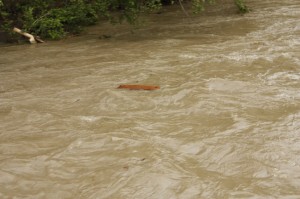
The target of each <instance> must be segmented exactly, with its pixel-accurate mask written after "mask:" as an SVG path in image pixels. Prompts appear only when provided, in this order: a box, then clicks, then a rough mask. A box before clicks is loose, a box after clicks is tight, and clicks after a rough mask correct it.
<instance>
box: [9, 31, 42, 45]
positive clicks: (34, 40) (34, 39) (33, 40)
mask: <svg viewBox="0 0 300 199" xmlns="http://www.w3.org/2000/svg"><path fill="white" fill-rule="evenodd" d="M13 31H14V32H16V33H19V34H21V35H23V36H24V37H27V38H28V39H29V42H30V43H31V44H36V43H44V41H43V40H41V39H40V38H39V37H36V36H33V35H32V34H29V33H27V32H23V31H22V30H20V29H19V28H16V27H14V29H13Z"/></svg>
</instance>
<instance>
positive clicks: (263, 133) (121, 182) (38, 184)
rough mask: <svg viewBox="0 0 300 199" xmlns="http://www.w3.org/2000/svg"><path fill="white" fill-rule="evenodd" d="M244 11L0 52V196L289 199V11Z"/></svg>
mask: <svg viewBox="0 0 300 199" xmlns="http://www.w3.org/2000/svg"><path fill="white" fill-rule="evenodd" d="M248 5H249V6H250V7H251V8H252V11H251V12H250V13H249V14H246V15H244V16H241V15H237V14H236V13H235V11H236V10H235V8H234V7H232V2H227V3H226V2H225V1H224V2H223V3H222V2H221V3H219V4H217V5H216V6H212V7H211V8H208V10H207V11H206V12H204V13H203V14H201V15H198V16H191V17H190V18H188V17H185V16H184V14H182V13H181V11H180V9H178V8H173V7H170V8H167V9H166V10H165V11H164V12H163V13H162V14H160V15H153V16H149V18H148V19H147V20H148V21H147V25H146V26H145V27H142V28H140V29H138V30H135V31H134V32H133V33H130V28H128V27H126V26H124V25H122V26H116V27H111V26H110V25H108V24H101V25H99V26H98V27H94V28H92V29H91V30H90V31H89V32H88V33H86V35H85V36H82V37H75V38H69V39H67V40H63V41H56V42H47V43H45V44H41V45H19V46H2V47H0V160H1V161H0V198H3V199H6V198H7V199H10V198H14V199H18V198H20V199H21V198H22V199H23V198H28V199H29V198H30V199H32V198H38V199H39V198H47V199H48V198H82V199H88V198H89V199H94V198H109V199H121V198H122V199H141V198H143V199H144V198H145V199H146V198H148V199H166V198H170V199H173V198H174V199H175V198H178V199H202V198H203V199H208V198H209V199H211V198H217V199H218V198H239V199H240V198H264V199H265V198H281V199H282V198H286V199H290V198H300V2H299V0H289V1H282V0H268V1H260V0H249V1H248ZM101 34H112V38H110V39H99V36H101ZM120 84H150V85H159V86H160V87H161V89H159V90H155V91H141V90H138V91H132V90H122V89H117V87H118V85H120Z"/></svg>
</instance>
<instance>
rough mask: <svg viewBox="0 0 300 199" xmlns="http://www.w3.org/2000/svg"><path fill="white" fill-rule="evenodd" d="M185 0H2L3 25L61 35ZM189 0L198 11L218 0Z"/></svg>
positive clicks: (242, 7) (132, 17)
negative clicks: (102, 21)
mask: <svg viewBox="0 0 300 199" xmlns="http://www.w3.org/2000/svg"><path fill="white" fill-rule="evenodd" d="M182 1H183V0H47V1H45V0H0V27H1V29H2V30H4V31H7V32H11V30H12V28H13V27H14V26H16V27H18V28H21V29H22V30H24V31H28V32H30V33H31V34H35V35H39V36H41V37H43V38H50V39H60V38H62V37H64V36H65V35H67V34H69V33H71V34H78V33H80V31H81V30H82V29H83V27H84V26H88V25H92V24H95V23H96V22H97V21H98V20H99V18H101V17H102V18H103V17H104V18H106V19H108V20H111V21H112V22H113V21H115V22H122V21H124V20H126V21H127V22H129V23H131V24H136V23H137V22H138V21H139V20H138V19H139V15H140V14H141V13H144V12H153V11H157V10H159V9H161V7H162V6H163V5H167V4H174V3H181V2H182ZM186 1H191V2H192V4H193V6H194V11H195V12H196V13H197V12H200V11H202V10H203V9H204V5H205V3H214V0H186ZM234 2H235V4H236V5H237V7H238V8H239V10H240V11H241V12H247V11H248V8H247V6H246V5H245V3H244V2H243V0H234ZM182 8H183V7H182ZM183 10H184V8H183ZM184 11H185V10H184ZM0 31H1V30H0Z"/></svg>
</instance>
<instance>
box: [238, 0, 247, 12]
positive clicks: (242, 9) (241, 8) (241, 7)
mask: <svg viewBox="0 0 300 199" xmlns="http://www.w3.org/2000/svg"><path fill="white" fill-rule="evenodd" d="M234 3H235V5H236V6H237V7H238V8H239V11H240V12H241V13H247V12H249V8H248V7H247V6H246V4H245V2H244V1H243V0H234Z"/></svg>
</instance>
